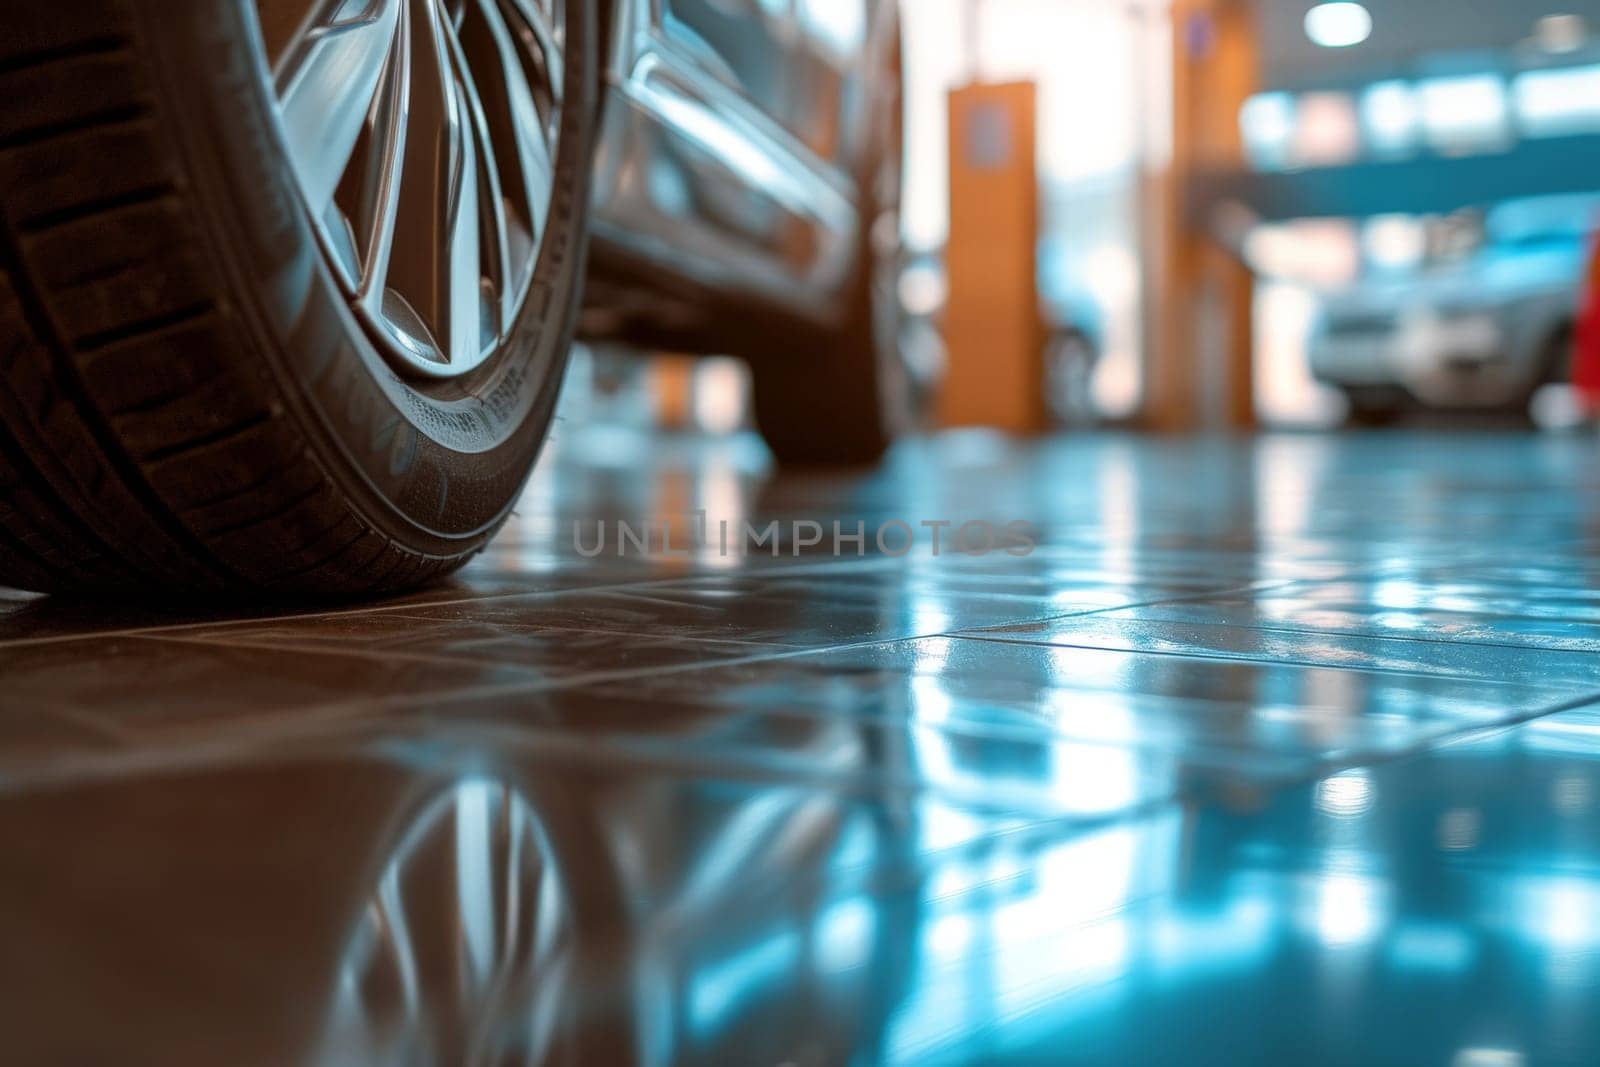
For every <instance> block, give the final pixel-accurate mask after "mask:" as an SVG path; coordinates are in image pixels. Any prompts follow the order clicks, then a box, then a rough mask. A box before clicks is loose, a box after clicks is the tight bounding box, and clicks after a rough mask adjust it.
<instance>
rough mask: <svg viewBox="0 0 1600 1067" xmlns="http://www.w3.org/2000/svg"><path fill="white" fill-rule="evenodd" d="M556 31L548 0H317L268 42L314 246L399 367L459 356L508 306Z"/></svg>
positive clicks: (554, 85) (526, 257) (545, 187)
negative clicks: (287, 31)
mask: <svg viewBox="0 0 1600 1067" xmlns="http://www.w3.org/2000/svg"><path fill="white" fill-rule="evenodd" d="M275 2H276V0H259V4H258V6H260V7H261V8H262V9H263V15H264V16H265V9H266V6H267V5H268V4H269V3H275ZM564 38H565V25H564V19H563V14H562V5H561V0H323V2H320V3H317V4H314V5H313V9H312V11H311V12H310V13H309V14H308V15H307V16H306V17H305V18H304V20H303V21H301V22H300V23H299V29H298V30H297V32H296V33H295V34H294V35H293V37H292V39H290V40H289V41H288V42H287V43H286V44H285V46H284V47H283V48H282V49H281V50H280V51H279V53H278V55H277V56H276V59H275V63H274V71H273V81H274V87H275V89H276V91H277V99H278V114H279V117H280V119H281V123H282V128H283V135H284V140H285V142H286V144H287V146H288V153H289V160H290V163H291V165H292V167H293V170H294V173H295V177H296V179H297V181H298V184H299V188H300V193H301V196H302V198H303V199H304V201H305V205H306V208H307V210H308V212H309V213H310V216H311V218H312V220H313V222H314V224H315V227H316V230H317V233H318V237H319V241H320V244H321V246H322V252H323V255H324V258H325V259H326V260H327V262H328V263H329V265H330V267H331V268H332V270H333V273H334V275H335V276H336V277H337V278H338V280H339V283H340V285H341V286H342V287H343V289H344V291H345V295H346V296H347V298H348V299H349V301H350V304H351V306H352V308H353V309H354V310H355V313H356V315H357V316H358V317H359V318H360V319H361V321H362V322H363V323H364V324H365V326H366V327H367V329H368V332H369V333H370V334H371V335H372V336H373V338H374V339H375V340H376V341H377V342H378V345H379V347H380V349H382V350H383V352H384V354H385V355H386V356H387V357H388V358H389V360H390V361H391V362H392V363H393V364H394V366H395V367H396V369H397V370H400V371H401V372H402V373H406V374H411V375H415V376H423V377H427V378H455V377H458V376H460V375H463V374H466V373H468V372H469V371H472V370H474V369H476V368H477V367H479V366H480V365H481V364H482V363H483V362H484V361H485V360H486V359H488V358H489V357H490V356H491V355H493V354H494V353H495V352H496V351H497V350H498V349H499V348H500V346H501V345H502V343H503V342H504V341H505V339H506V338H507V336H509V334H510V332H511V330H512V328H513V326H514V325H515V323H516V321H517V319H518V316H519V314H520V312H521V310H522V307H523V304H524V303H525V302H526V300H527V296H528V292H529V289H530V287H531V284H532V281H533V273H534V267H535V265H536V264H537V262H538V256H539V249H540V246H541V244H542V241H543V238H544V236H545V233H546V231H547V227H548V224H549V217H550V202H551V196H552V193H553V191H554V186H555V159H556V143H557V134H558V131H559V129H560V121H561V95H562V82H563V65H562V47H563V43H564Z"/></svg>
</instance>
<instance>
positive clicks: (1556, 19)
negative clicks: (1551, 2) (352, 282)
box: [1533, 15, 1589, 55]
mask: <svg viewBox="0 0 1600 1067" xmlns="http://www.w3.org/2000/svg"><path fill="white" fill-rule="evenodd" d="M1588 36H1589V28H1588V26H1586V25H1585V24H1584V21H1583V16H1582V15H1546V16H1545V17H1544V18H1542V19H1540V20H1539V21H1538V22H1535V23H1534V24H1533V39H1534V40H1535V41H1537V42H1539V47H1540V48H1542V49H1544V50H1545V51H1546V52H1550V53H1553V54H1555V55H1564V54H1565V53H1567V52H1576V51H1577V50H1578V49H1580V48H1582V47H1583V43H1584V41H1585V40H1586V39H1587V38H1588Z"/></svg>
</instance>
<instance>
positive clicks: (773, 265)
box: [593, 0, 898, 318]
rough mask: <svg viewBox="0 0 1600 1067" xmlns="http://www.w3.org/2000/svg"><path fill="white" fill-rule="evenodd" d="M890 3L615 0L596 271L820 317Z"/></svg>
mask: <svg viewBox="0 0 1600 1067" xmlns="http://www.w3.org/2000/svg"><path fill="white" fill-rule="evenodd" d="M894 15H895V6H894V0H883V2H880V0H616V4H615V7H614V8H613V12H612V23H611V55H610V57H609V61H608V64H607V74H606V85H605V101H604V118H603V125H602V131H601V141H600V147H599V154H598V158H597V164H596V172H595V184H594V219H593V237H594V242H595V249H596V268H595V272H596V273H597V274H598V275H600V276H601V278H602V279H604V278H605V276H606V275H608V274H609V275H614V276H616V278H617V279H620V280H622V281H625V282H626V283H627V285H629V286H631V287H632V288H635V289H645V290H653V289H659V290H661V291H662V292H663V293H682V292H684V291H685V289H684V286H685V285H687V286H689V287H690V290H691V291H692V290H699V291H701V292H703V293H714V294H716V295H719V296H723V297H726V298H729V300H730V301H731V302H739V301H752V300H753V301H757V302H759V303H761V304H767V305H777V306H779V307H780V308H782V309H785V310H789V311H792V312H795V313H797V314H801V315H805V316H808V317H811V318H828V317H831V316H832V315H833V313H834V312H835V310H836V305H837V303H838V300H839V298H840V295H841V293H842V291H843V289H844V288H845V286H846V284H847V282H848V279H849V278H850V276H851V273H852V270H853V268H854V261H855V257H856V254H857V248H858V234H859V228H860V211H859V208H858V203H859V199H858V186H859V177H858V176H859V175H860V174H861V173H862V171H863V164H864V161H865V158H866V155H865V154H866V152H867V151H868V149H869V147H870V145H871V138H872V132H873V131H872V130H871V129H870V128H869V125H870V121H871V120H870V117H869V116H870V111H869V108H868V106H867V104H868V101H869V100H870V99H871V90H872V89H873V87H874V86H873V82H872V79H873V78H874V77H876V76H879V74H880V72H882V71H884V70H886V69H887V68H886V64H885V60H886V58H887V57H888V56H889V55H890V54H891V53H890V51H889V49H890V48H891V46H892V40H893V35H894V34H895V33H897V32H898V26H897V20H896V19H895V18H894ZM658 283H659V284H658ZM599 291H600V292H601V293H602V294H603V293H605V292H606V291H607V290H605V289H604V288H601V289H600V290H599ZM600 299H602V300H603V299H604V296H602V297H601V298H600ZM699 306H700V310H701V311H703V312H707V313H710V312H711V310H712V309H710V308H707V307H705V306H704V305H703V304H702V305H699ZM687 307H688V310H689V311H690V312H691V313H692V312H693V311H694V309H695V303H694V302H688V303H687Z"/></svg>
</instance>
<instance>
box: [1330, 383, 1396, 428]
mask: <svg viewBox="0 0 1600 1067" xmlns="http://www.w3.org/2000/svg"><path fill="white" fill-rule="evenodd" d="M1344 397H1345V402H1346V403H1347V404H1348V405H1349V416H1348V417H1349V420H1350V423H1351V424H1352V425H1354V426H1364V427H1369V428H1376V427H1381V426H1390V425H1393V424H1394V423H1395V422H1396V421H1397V420H1398V419H1399V418H1400V416H1401V415H1402V414H1404V412H1405V409H1406V399H1405V397H1404V395H1403V394H1401V393H1400V392H1399V391H1398V390H1396V389H1390V388H1386V387H1383V386H1363V387H1353V388H1347V389H1345V391H1344Z"/></svg>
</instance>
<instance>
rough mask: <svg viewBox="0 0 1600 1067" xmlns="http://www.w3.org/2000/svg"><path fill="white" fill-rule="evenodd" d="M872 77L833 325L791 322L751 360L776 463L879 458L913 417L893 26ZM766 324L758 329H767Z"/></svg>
mask: <svg viewBox="0 0 1600 1067" xmlns="http://www.w3.org/2000/svg"><path fill="white" fill-rule="evenodd" d="M887 51H888V53H889V55H888V57H887V59H886V61H885V66H886V73H885V75H884V76H883V77H880V78H877V79H875V81H876V90H877V99H876V101H875V106H874V110H873V114H874V123H873V132H874V136H873V150H872V151H871V152H870V153H869V154H868V155H869V158H868V160H867V164H866V166H865V168H864V170H863V173H862V175H861V176H860V178H859V179H858V183H857V187H858V188H859V189H860V196H859V198H858V202H859V205H860V208H861V219H862V223H861V227H860V232H859V234H858V235H857V239H856V244H857V253H856V267H855V270H854V272H853V276H852V279H851V282H850V285H849V289H848V291H847V294H846V299H845V302H844V314H843V316H842V319H841V320H840V322H839V323H838V324H837V325H836V326H834V327H832V328H830V329H821V330H819V329H815V328H812V327H809V326H806V325H804V324H799V323H797V324H794V328H793V329H791V330H788V331H785V332H786V334H787V337H786V339H785V340H782V341H772V342H769V343H767V344H766V345H764V347H765V348H766V349H767V350H766V351H763V352H759V353H757V354H756V355H755V357H754V358H752V360H751V364H752V370H753V388H752V394H753V397H752V399H753V403H754V408H755V416H756V423H757V425H758V426H759V427H760V429H761V433H762V436H763V437H765V439H766V442H767V447H768V448H770V449H771V450H772V453H773V455H774V456H776V457H777V459H778V461H779V462H780V463H783V464H789V465H798V464H805V465H859V464H867V463H872V462H874V461H876V460H877V459H879V458H880V457H882V455H883V454H884V452H885V451H886V450H887V449H888V447H889V445H890V444H892V443H893V442H894V440H895V438H896V437H898V436H900V435H901V434H902V433H905V432H906V431H907V430H908V429H909V428H910V426H911V425H912V422H913V408H914V406H915V405H914V401H913V394H914V386H913V381H912V375H911V373H910V371H909V369H908V368H907V367H906V366H905V362H904V360H903V358H902V355H901V350H900V343H901V338H900V296H899V291H898V287H899V267H900V197H901V189H902V171H903V166H904V164H903V153H904V143H905V142H904V128H905V116H904V100H903V95H902V84H903V83H902V66H901V46H900V39H899V27H898V25H896V26H895V28H894V33H893V36H892V41H891V45H890V47H889V48H888V49H887ZM771 332H772V331H770V330H763V331H761V333H762V334H765V335H768V336H770V335H771Z"/></svg>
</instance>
